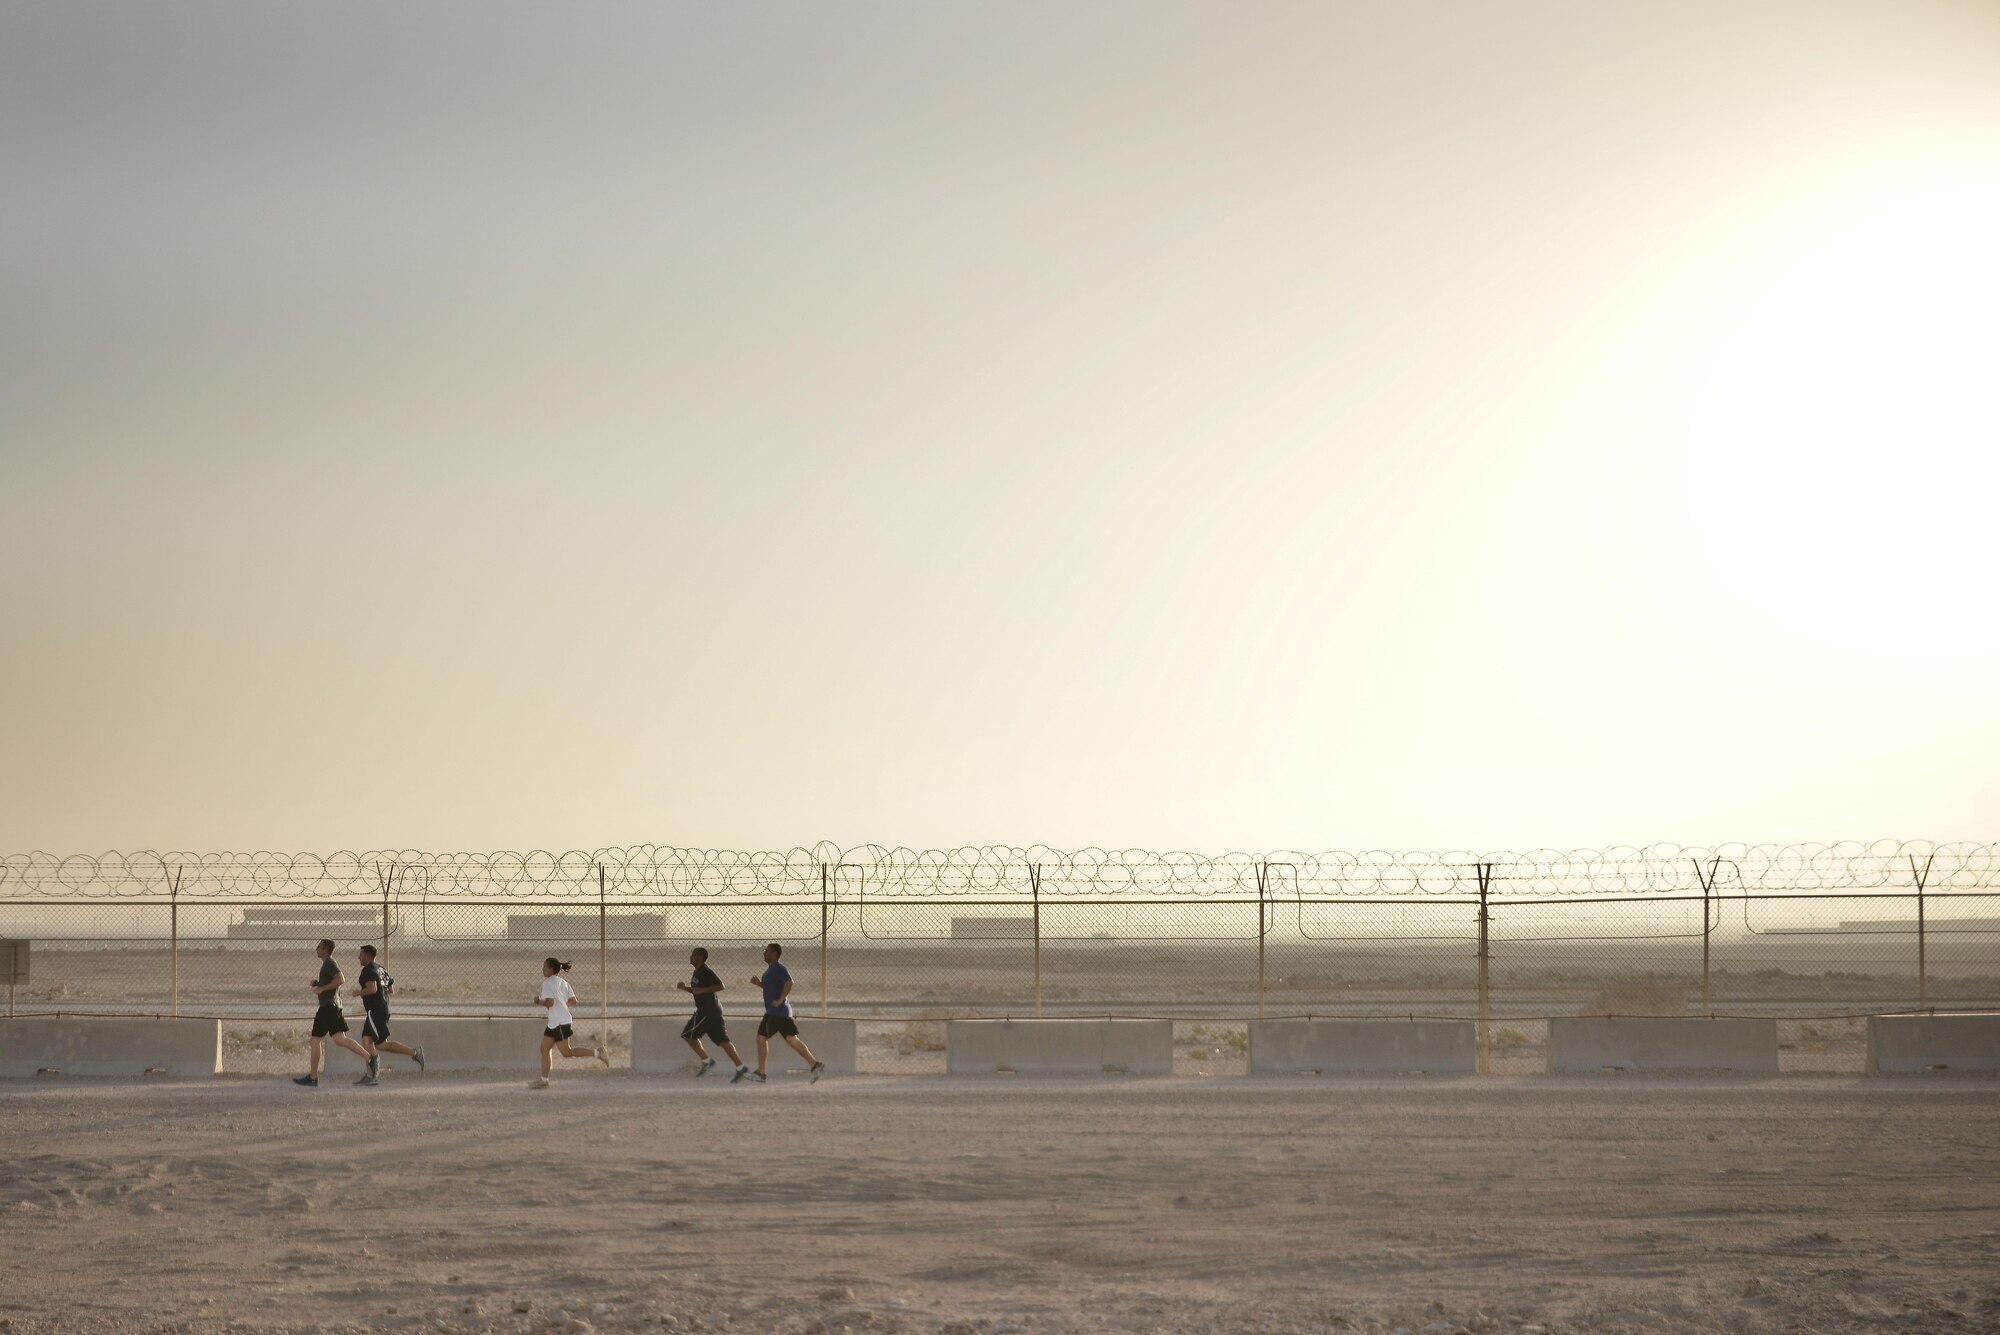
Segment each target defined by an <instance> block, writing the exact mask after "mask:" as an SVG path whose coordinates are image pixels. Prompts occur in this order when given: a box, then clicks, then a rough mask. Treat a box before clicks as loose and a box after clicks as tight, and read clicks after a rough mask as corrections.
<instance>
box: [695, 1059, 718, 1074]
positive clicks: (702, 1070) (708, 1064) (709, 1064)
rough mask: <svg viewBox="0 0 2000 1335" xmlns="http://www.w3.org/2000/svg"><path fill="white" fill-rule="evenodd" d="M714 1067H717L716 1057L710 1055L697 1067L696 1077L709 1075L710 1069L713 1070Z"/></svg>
mask: <svg viewBox="0 0 2000 1335" xmlns="http://www.w3.org/2000/svg"><path fill="white" fill-rule="evenodd" d="M714 1069H715V1058H713V1057H710V1058H708V1059H707V1060H706V1061H704V1062H702V1064H701V1065H700V1066H697V1067H696V1068H695V1071H694V1078H695V1079H697V1080H699V1079H701V1078H702V1077H703V1076H705V1075H707V1074H708V1073H709V1072H710V1071H713V1070H714Z"/></svg>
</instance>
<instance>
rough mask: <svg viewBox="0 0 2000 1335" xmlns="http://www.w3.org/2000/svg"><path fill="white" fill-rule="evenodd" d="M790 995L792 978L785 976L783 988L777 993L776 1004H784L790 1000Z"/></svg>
mask: <svg viewBox="0 0 2000 1335" xmlns="http://www.w3.org/2000/svg"><path fill="white" fill-rule="evenodd" d="M791 997H792V980H791V979H789V978H787V979H786V980H785V987H784V990H783V991H781V992H779V993H778V1004H779V1005H780V1006H782V1005H784V1004H785V1003H786V1002H787V1001H790V1000H791Z"/></svg>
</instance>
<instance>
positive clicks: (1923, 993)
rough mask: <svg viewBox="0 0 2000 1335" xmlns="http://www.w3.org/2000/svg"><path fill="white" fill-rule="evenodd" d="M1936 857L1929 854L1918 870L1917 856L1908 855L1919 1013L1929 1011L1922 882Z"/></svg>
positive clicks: (1928, 875)
mask: <svg viewBox="0 0 2000 1335" xmlns="http://www.w3.org/2000/svg"><path fill="white" fill-rule="evenodd" d="M1936 856H1937V854H1936V853H1932V854H1930V856H1929V857H1926V858H1925V859H1924V865H1923V866H1922V867H1921V868H1919V867H1918V866H1917V855H1916V854H1914V853H1912V854H1910V875H1911V876H1912V877H1913V878H1915V880H1916V883H1917V1009H1918V1010H1920V1011H1924V1010H1929V1009H1930V980H1929V978H1927V977H1926V969H1925V966H1924V882H1926V881H1928V880H1929V879H1930V878H1931V858H1935V857H1936Z"/></svg>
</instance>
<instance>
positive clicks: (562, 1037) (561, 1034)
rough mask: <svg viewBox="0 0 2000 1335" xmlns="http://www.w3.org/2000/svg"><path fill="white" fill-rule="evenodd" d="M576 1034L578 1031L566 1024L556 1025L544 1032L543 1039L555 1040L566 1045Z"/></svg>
mask: <svg viewBox="0 0 2000 1335" xmlns="http://www.w3.org/2000/svg"><path fill="white" fill-rule="evenodd" d="M575 1032H576V1030H574V1029H572V1028H571V1027H570V1026H568V1025H566V1024H554V1025H550V1026H549V1027H548V1028H547V1029H544V1030H542V1037H543V1038H553V1039H554V1040H555V1041H556V1042H558V1043H566V1042H568V1041H569V1038H570V1036H571V1035H572V1034H574V1033H575Z"/></svg>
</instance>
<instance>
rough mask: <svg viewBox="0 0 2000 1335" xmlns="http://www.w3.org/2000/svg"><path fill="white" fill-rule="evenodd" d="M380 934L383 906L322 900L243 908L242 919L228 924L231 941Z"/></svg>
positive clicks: (361, 937) (360, 937)
mask: <svg viewBox="0 0 2000 1335" xmlns="http://www.w3.org/2000/svg"><path fill="white" fill-rule="evenodd" d="M381 934H382V910H381V909H379V908H374V907H372V906H371V907H365V908H364V907H351V908H329V907H327V906H326V905H324V904H284V905H279V906H275V907H270V908H253V909H244V910H243V921H241V922H233V923H231V924H229V927H228V929H227V930H226V932H225V933H224V935H225V936H226V937H227V938H228V939H229V940H231V941H318V940H319V939H320V938H321V937H329V938H331V939H333V940H335V941H342V940H347V941H364V940H373V939H375V938H376V937H379V936H381Z"/></svg>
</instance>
